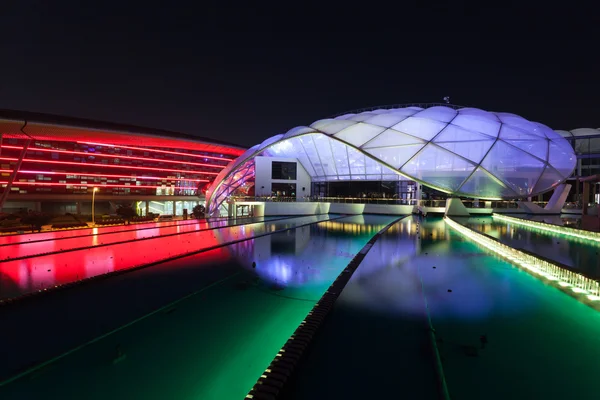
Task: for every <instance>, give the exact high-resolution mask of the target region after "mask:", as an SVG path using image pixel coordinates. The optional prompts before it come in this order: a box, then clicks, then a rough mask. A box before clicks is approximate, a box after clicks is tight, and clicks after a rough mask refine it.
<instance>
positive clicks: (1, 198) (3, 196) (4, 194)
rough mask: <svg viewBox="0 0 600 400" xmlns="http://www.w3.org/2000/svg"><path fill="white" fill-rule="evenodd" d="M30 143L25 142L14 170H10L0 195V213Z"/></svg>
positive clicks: (29, 141) (28, 140) (28, 141)
mask: <svg viewBox="0 0 600 400" xmlns="http://www.w3.org/2000/svg"><path fill="white" fill-rule="evenodd" d="M30 143H31V139H27V140H26V141H25V144H24V145H23V150H21V154H20V155H19V159H18V160H17V163H16V164H15V168H14V169H13V170H12V172H11V174H10V177H9V178H8V183H7V184H6V188H4V191H3V192H2V194H1V195H0V211H2V208H3V207H4V203H5V202H6V199H7V198H8V194H9V193H10V190H11V188H12V184H13V182H14V181H15V178H16V177H17V173H18V172H19V170H20V169H21V164H23V159H24V158H25V154H26V153H27V149H28V148H29V144H30Z"/></svg>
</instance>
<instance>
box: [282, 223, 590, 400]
mask: <svg viewBox="0 0 600 400" xmlns="http://www.w3.org/2000/svg"><path fill="white" fill-rule="evenodd" d="M417 225H420V228H419V231H418V233H417ZM434 267H435V268H434ZM425 304H427V306H428V307H425ZM428 314H429V317H430V318H431V322H432V325H433V328H434V329H435V331H436V334H437V337H438V343H437V345H438V348H439V353H440V356H441V359H442V366H443V371H444V376H445V379H446V382H447V387H448V390H449V393H450V397H451V398H452V399H473V400H479V399H509V398H511V399H530V398H543V399H566V398H596V397H597V396H598V387H597V383H596V382H597V381H596V375H597V371H596V366H597V360H598V359H599V358H600V315H599V314H598V312H597V311H595V310H593V309H591V308H589V307H587V306H585V305H583V304H581V303H579V302H577V300H575V299H574V298H572V297H570V296H568V295H566V294H564V293H563V292H561V291H559V290H557V289H555V288H554V287H551V286H548V285H546V284H545V283H544V282H542V281H539V280H537V279H536V278H534V277H532V276H531V275H528V274H527V273H525V272H523V271H521V270H519V269H517V268H515V267H513V266H512V265H510V264H509V263H507V262H505V261H503V260H501V259H499V258H497V257H495V256H494V255H491V254H489V253H487V252H486V251H484V250H482V249H481V248H480V247H478V246H477V245H475V244H473V243H472V242H470V241H468V240H465V239H464V237H462V236H461V235H460V234H458V233H457V232H456V231H452V230H451V228H450V227H448V226H447V225H445V223H444V222H443V220H441V219H440V218H435V217H428V218H427V219H426V220H425V221H424V222H423V223H420V224H419V220H418V219H417V218H407V219H405V220H402V221H400V222H399V223H397V224H396V225H395V226H394V229H392V230H390V232H388V234H386V235H385V236H384V237H383V238H382V239H380V240H379V241H378V242H377V243H376V244H375V245H374V246H373V248H372V250H371V251H370V252H369V253H368V254H367V256H366V258H365V260H364V261H363V262H362V263H361V265H360V267H359V268H358V270H357V272H356V273H355V275H354V276H353V277H352V279H351V281H350V282H349V284H348V285H347V286H346V289H345V290H344V291H343V293H342V295H341V296H340V298H339V300H338V302H337V303H336V305H335V308H334V311H333V313H332V315H331V317H330V318H329V319H328V321H327V322H326V324H325V326H324V329H323V331H322V333H321V334H320V335H319V336H318V338H317V340H316V341H315V343H314V350H313V351H311V352H310V354H309V356H308V358H307V360H306V362H305V363H304V364H303V367H302V368H301V369H300V374H299V377H298V379H297V382H296V383H295V386H294V387H293V388H291V389H290V391H289V393H287V396H286V398H287V399H312V398H319V397H318V396H319V395H323V398H365V396H371V398H395V397H398V398H418V399H437V398H438V397H437V396H438V394H437V392H436V385H437V376H436V373H435V369H434V364H433V358H432V357H431V354H430V353H428V352H427V351H426V350H424V347H426V346H425V343H427V340H428V331H427V315H428ZM482 335H486V337H487V340H488V343H487V344H486V345H485V348H482V345H481V342H480V337H481V336H482ZM349 382H351V384H349ZM355 395H356V397H353V396H355Z"/></svg>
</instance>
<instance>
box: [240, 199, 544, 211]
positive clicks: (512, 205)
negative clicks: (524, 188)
mask: <svg viewBox="0 0 600 400" xmlns="http://www.w3.org/2000/svg"><path fill="white" fill-rule="evenodd" d="M229 201H235V202H246V201H247V202H254V201H259V202H273V203H297V202H298V203H301V202H323V203H342V204H387V205H402V206H419V207H446V200H445V199H443V200H417V199H397V198H393V197H321V196H305V197H301V198H296V197H291V196H256V197H254V196H235V197H231V198H230V200H229ZM535 203H536V204H538V205H539V206H540V207H544V206H545V205H546V204H547V202H535ZM463 204H464V205H465V207H467V208H493V209H517V208H518V207H519V205H518V203H517V202H516V201H501V200H498V201H485V200H463Z"/></svg>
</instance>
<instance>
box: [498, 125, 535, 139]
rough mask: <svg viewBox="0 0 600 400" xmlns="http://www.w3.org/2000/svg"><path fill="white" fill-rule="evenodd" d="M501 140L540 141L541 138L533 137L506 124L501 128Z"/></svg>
mask: <svg viewBox="0 0 600 400" xmlns="http://www.w3.org/2000/svg"><path fill="white" fill-rule="evenodd" d="M500 139H502V140H510V139H516V140H540V137H539V136H538V135H531V134H529V133H527V132H526V131H524V130H522V129H519V128H515V127H514V126H510V125H506V124H504V125H502V127H501V128H500Z"/></svg>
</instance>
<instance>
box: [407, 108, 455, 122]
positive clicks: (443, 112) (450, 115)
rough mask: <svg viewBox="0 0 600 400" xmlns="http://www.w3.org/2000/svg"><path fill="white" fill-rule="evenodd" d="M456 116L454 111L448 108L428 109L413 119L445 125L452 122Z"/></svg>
mask: <svg viewBox="0 0 600 400" xmlns="http://www.w3.org/2000/svg"><path fill="white" fill-rule="evenodd" d="M456 115H457V112H456V110H455V109H453V108H450V107H430V108H426V109H424V110H423V111H419V112H418V113H417V114H416V115H415V117H419V118H428V119H435V120H436V121H441V122H446V123H447V122H450V121H452V119H454V117H456Z"/></svg>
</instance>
